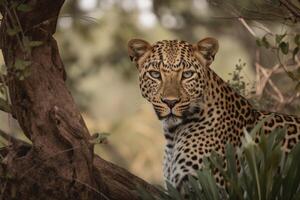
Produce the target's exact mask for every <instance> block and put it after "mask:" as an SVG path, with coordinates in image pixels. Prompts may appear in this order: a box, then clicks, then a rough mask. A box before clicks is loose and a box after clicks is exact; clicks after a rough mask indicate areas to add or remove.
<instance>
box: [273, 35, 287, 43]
mask: <svg viewBox="0 0 300 200" xmlns="http://www.w3.org/2000/svg"><path fill="white" fill-rule="evenodd" d="M285 36H286V33H285V34H283V35H278V34H276V36H275V41H276V43H277V44H279V43H280V42H281V40H282V39H283V38H284V37H285Z"/></svg>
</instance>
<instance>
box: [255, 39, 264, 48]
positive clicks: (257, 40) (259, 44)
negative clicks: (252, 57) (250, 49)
mask: <svg viewBox="0 0 300 200" xmlns="http://www.w3.org/2000/svg"><path fill="white" fill-rule="evenodd" d="M255 42H256V45H257V46H258V47H261V46H262V42H261V40H260V39H259V38H256V40H255Z"/></svg>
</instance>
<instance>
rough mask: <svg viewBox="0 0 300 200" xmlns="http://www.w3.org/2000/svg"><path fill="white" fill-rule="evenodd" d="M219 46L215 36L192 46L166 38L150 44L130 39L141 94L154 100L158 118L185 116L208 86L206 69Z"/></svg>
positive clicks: (131, 55) (151, 100)
mask: <svg viewBox="0 0 300 200" xmlns="http://www.w3.org/2000/svg"><path fill="white" fill-rule="evenodd" d="M218 48H219V45H218V41H217V40H216V39H214V38H205V39H203V40H200V41H199V42H197V43H196V44H194V45H192V44H189V43H187V42H185V41H178V40H163V41H158V42H156V43H155V44H153V45H151V44H149V43H148V42H146V41H144V40H141V39H132V40H130V41H129V42H128V53H129V56H130V58H131V60H132V61H133V62H135V63H136V66H137V69H138V71H139V81H140V89H141V93H142V96H143V97H144V98H146V99H147V100H148V101H149V102H151V103H152V105H153V107H154V110H155V111H156V114H157V116H158V118H159V119H166V118H179V119H182V118H184V117H185V116H186V115H187V113H188V111H189V110H191V107H192V106H193V104H194V103H195V102H197V100H199V99H201V98H202V96H203V94H204V91H205V89H206V87H207V82H206V79H207V77H206V76H207V75H206V74H207V73H206V70H207V69H208V68H209V65H210V64H211V63H212V61H213V60H214V57H215V54H216V53H217V51H218Z"/></svg>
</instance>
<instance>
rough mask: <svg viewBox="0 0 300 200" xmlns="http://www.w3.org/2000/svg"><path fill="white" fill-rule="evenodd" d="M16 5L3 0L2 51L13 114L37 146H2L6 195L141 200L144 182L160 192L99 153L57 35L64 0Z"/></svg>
mask: <svg viewBox="0 0 300 200" xmlns="http://www.w3.org/2000/svg"><path fill="white" fill-rule="evenodd" d="M1 2H6V1H1ZM14 2H16V1H14ZM14 2H13V1H8V2H6V3H0V4H1V8H0V10H1V13H2V16H3V19H2V23H1V29H0V37H1V49H2V53H3V56H4V60H5V64H6V67H7V71H8V74H7V79H6V80H7V85H8V88H9V93H10V98H11V103H12V106H11V109H12V115H13V116H14V117H15V118H16V119H17V120H18V122H19V124H20V127H21V128H22V130H23V131H24V133H25V135H26V136H27V137H28V139H29V140H30V141H31V142H32V145H29V144H26V143H24V142H20V141H18V140H13V142H12V143H11V145H10V146H9V147H7V148H5V149H2V150H1V152H0V153H1V155H2V157H3V160H2V162H1V165H0V188H1V189H0V199H137V198H138V196H137V193H136V187H137V185H141V186H144V187H145V188H146V189H147V190H148V191H150V192H153V193H156V192H157V191H156V189H155V188H154V187H153V186H151V185H149V184H147V183H146V182H145V181H143V180H141V179H139V178H138V177H135V176H134V175H132V174H130V173H129V172H127V171H126V170H124V169H122V168H120V167H117V166H115V165H113V164H111V163H108V162H107V161H104V160H103V159H101V158H100V157H98V156H97V155H94V153H93V144H92V143H91V137H90V134H89V132H88V129H87V127H86V125H85V123H84V121H83V119H82V117H81V115H80V112H79V110H78V109H77V107H76V105H75V103H74V100H73V98H72V96H71V94H70V92H69V91H68V89H67V88H66V85H65V79H66V73H65V70H64V66H63V63H62V61H61V58H60V56H59V52H58V48H57V44H56V41H55V39H54V38H53V36H52V35H53V34H54V32H55V29H56V22H57V18H58V14H59V11H60V8H61V6H62V5H63V3H64V1H63V0H43V1H37V0H28V1H26V5H24V4H21V2H24V1H21V0H20V1H19V2H20V3H19V4H16V3H14ZM17 2H18V1H17Z"/></svg>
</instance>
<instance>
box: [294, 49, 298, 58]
mask: <svg viewBox="0 0 300 200" xmlns="http://www.w3.org/2000/svg"><path fill="white" fill-rule="evenodd" d="M298 52H299V47H296V48H295V49H294V50H293V58H295V56H296V55H297V53H298Z"/></svg>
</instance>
